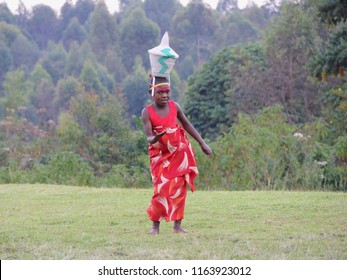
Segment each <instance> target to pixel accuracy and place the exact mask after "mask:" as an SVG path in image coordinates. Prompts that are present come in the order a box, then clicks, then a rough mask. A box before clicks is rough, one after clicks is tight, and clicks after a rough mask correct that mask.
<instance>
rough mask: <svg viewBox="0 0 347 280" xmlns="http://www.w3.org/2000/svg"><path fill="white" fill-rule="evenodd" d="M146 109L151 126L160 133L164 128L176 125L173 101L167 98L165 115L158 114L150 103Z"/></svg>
mask: <svg viewBox="0 0 347 280" xmlns="http://www.w3.org/2000/svg"><path fill="white" fill-rule="evenodd" d="M147 110H148V112H149V119H150V121H151V123H152V128H153V130H155V131H156V132H157V133H160V132H161V131H163V130H165V129H166V128H175V127H177V109H176V104H175V102H174V101H172V100H169V113H168V114H167V115H166V116H165V117H161V116H159V115H158V114H157V113H156V112H155V110H154V108H153V107H152V105H148V106H147Z"/></svg>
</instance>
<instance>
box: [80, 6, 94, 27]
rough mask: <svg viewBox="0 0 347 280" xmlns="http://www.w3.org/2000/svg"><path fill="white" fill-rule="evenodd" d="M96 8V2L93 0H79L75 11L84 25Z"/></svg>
mask: <svg viewBox="0 0 347 280" xmlns="http://www.w3.org/2000/svg"><path fill="white" fill-rule="evenodd" d="M94 9H95V3H94V1H93V0H77V2H76V6H75V13H76V17H77V18H78V20H79V22H80V23H81V24H82V25H84V24H85V23H86V21H87V20H88V18H89V16H90V14H91V13H92V12H93V11H94Z"/></svg>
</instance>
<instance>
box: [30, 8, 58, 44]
mask: <svg viewBox="0 0 347 280" xmlns="http://www.w3.org/2000/svg"><path fill="white" fill-rule="evenodd" d="M28 28H29V32H30V33H31V34H32V35H33V37H34V38H35V41H36V42H37V44H38V46H39V47H40V49H45V48H46V47H47V45H48V41H50V40H51V41H55V40H56V32H57V28H58V19H57V15H56V13H55V12H54V10H53V9H52V8H51V7H49V6H46V5H43V4H39V5H36V6H34V7H33V14H32V17H31V18H30V19H29V21H28Z"/></svg>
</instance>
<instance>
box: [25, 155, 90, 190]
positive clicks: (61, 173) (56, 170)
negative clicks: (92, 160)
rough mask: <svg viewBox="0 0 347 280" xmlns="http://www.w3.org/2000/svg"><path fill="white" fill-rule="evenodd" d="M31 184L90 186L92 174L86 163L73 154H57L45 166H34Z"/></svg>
mask: <svg viewBox="0 0 347 280" xmlns="http://www.w3.org/2000/svg"><path fill="white" fill-rule="evenodd" d="M33 173H34V174H35V175H34V176H33V177H32V183H34V182H35V183H49V184H64V185H75V186H91V185H93V183H94V174H93V171H92V170H91V168H90V166H89V164H88V162H87V161H86V160H85V159H83V158H81V157H80V156H79V155H77V154H75V153H73V152H58V153H56V154H54V155H53V156H52V158H51V159H50V160H49V161H48V164H47V165H43V164H36V165H35V166H34V172H33Z"/></svg>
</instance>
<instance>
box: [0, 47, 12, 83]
mask: <svg viewBox="0 0 347 280" xmlns="http://www.w3.org/2000/svg"><path fill="white" fill-rule="evenodd" d="M0 57H1V60H0V81H2V78H3V77H4V76H5V74H6V73H7V71H8V70H10V67H11V65H12V55H11V52H10V50H9V48H8V47H7V46H6V45H5V44H4V43H2V42H0Z"/></svg>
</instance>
